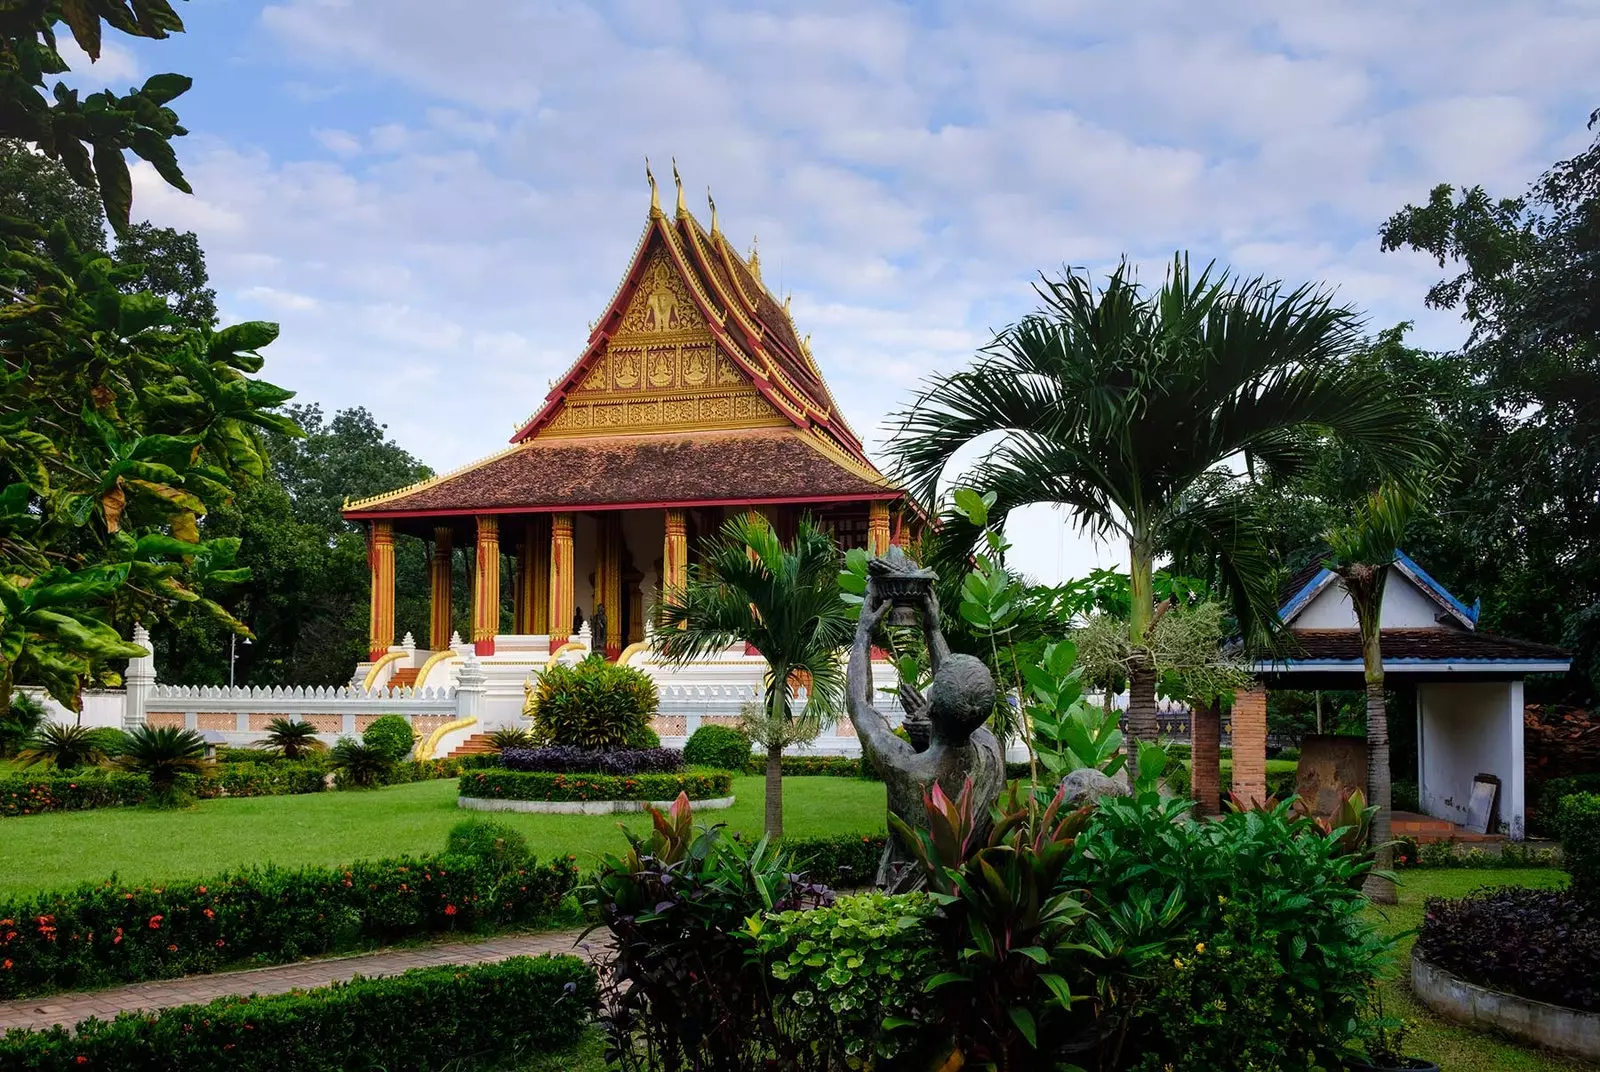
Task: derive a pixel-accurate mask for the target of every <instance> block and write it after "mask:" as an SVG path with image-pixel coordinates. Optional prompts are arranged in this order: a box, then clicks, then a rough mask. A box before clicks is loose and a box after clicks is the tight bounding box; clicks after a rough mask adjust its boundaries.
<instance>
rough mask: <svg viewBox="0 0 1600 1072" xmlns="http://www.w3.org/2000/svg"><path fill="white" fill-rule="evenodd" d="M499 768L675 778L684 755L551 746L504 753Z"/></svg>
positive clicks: (667, 751) (669, 750) (652, 750)
mask: <svg viewBox="0 0 1600 1072" xmlns="http://www.w3.org/2000/svg"><path fill="white" fill-rule="evenodd" d="M500 766H502V767H504V768H506V769H507V770H514V771H548V772H550V773H552V774H676V773H677V772H678V771H681V770H682V769H683V753H682V752H680V751H678V750H677V749H676V748H574V747H573V746H572V745H566V744H553V745H549V746H547V747H544V748H507V749H504V750H502V751H501V753H500Z"/></svg>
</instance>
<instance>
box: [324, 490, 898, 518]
mask: <svg viewBox="0 0 1600 1072" xmlns="http://www.w3.org/2000/svg"><path fill="white" fill-rule="evenodd" d="M904 496H905V493H904V492H902V491H896V490H894V489H893V488H884V489H883V492H882V494H877V495H792V496H783V497H780V498H775V499H749V498H746V499H685V500H678V501H672V500H664V501H661V502H630V503H594V504H592V505H583V504H571V505H566V506H494V507H477V508H474V509H471V510H453V509H439V510H351V511H347V512H345V513H344V514H343V516H344V518H345V520H347V521H363V520H370V519H387V518H395V517H477V516H478V515H480V514H482V515H489V514H598V513H603V512H605V511H607V510H667V509H675V510H677V509H683V510H699V509H704V508H706V507H711V506H785V505H789V504H793V503H849V502H863V503H864V502H878V501H880V500H886V501H889V502H894V501H895V500H897V499H901V498H904Z"/></svg>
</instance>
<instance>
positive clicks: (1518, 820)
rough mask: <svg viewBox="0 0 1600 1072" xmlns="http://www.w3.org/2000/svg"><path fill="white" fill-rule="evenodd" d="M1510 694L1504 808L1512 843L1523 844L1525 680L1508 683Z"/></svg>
mask: <svg viewBox="0 0 1600 1072" xmlns="http://www.w3.org/2000/svg"><path fill="white" fill-rule="evenodd" d="M1506 693H1507V696H1508V700H1509V702H1508V703H1507V705H1506V706H1507V708H1508V710H1507V711H1506V720H1507V721H1506V738H1507V745H1508V752H1509V754H1510V757H1511V758H1510V761H1509V762H1510V766H1511V769H1510V770H1509V771H1508V772H1507V775H1508V777H1507V778H1506V780H1505V785H1503V786H1502V787H1501V790H1502V791H1503V792H1504V793H1505V801H1504V802H1503V806H1504V808H1505V813H1506V826H1507V830H1508V832H1509V833H1510V834H1511V840H1512V841H1521V840H1522V839H1523V838H1524V837H1525V836H1526V834H1527V813H1526V807H1527V802H1526V800H1524V794H1525V791H1526V787H1525V786H1524V784H1523V783H1524V778H1525V767H1524V765H1523V741H1522V738H1523V731H1524V729H1525V726H1524V724H1523V714H1522V711H1523V698H1522V679H1521V678H1518V679H1517V680H1515V681H1512V682H1510V683H1509V684H1508V686H1507V688H1506Z"/></svg>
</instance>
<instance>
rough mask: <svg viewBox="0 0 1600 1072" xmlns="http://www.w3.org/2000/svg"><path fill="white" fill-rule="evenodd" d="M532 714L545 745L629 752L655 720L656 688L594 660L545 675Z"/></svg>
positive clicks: (625, 669)
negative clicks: (623, 749) (632, 741)
mask: <svg viewBox="0 0 1600 1072" xmlns="http://www.w3.org/2000/svg"><path fill="white" fill-rule="evenodd" d="M529 700H530V707H529V710H528V711H527V714H528V715H529V716H530V717H531V718H532V719H533V732H534V734H535V735H536V736H537V737H538V738H539V740H540V743H541V744H567V745H576V746H577V747H579V748H626V747H629V745H628V742H629V741H630V740H638V739H639V731H640V730H643V729H648V728H649V726H650V720H651V719H652V718H654V717H655V713H656V704H657V701H658V697H657V694H656V686H655V682H653V681H651V680H650V678H649V676H648V675H647V674H645V673H643V672H642V671H639V670H635V669H634V668H633V667H631V666H619V665H617V664H616V663H608V662H606V660H605V658H604V657H603V656H600V655H591V656H589V657H588V658H587V659H584V660H583V661H582V662H580V663H577V664H576V665H573V666H565V665H560V664H558V665H556V666H552V667H549V668H548V669H546V670H545V671H544V672H543V673H541V674H540V675H539V678H538V681H537V682H536V683H535V684H534V687H533V693H532V695H531V697H530V698H529Z"/></svg>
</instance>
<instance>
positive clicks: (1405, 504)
mask: <svg viewBox="0 0 1600 1072" xmlns="http://www.w3.org/2000/svg"><path fill="white" fill-rule="evenodd" d="M1422 501H1423V500H1422V497H1421V496H1420V495H1419V494H1417V493H1416V492H1414V491H1412V490H1409V489H1407V488H1405V487H1403V486H1401V485H1399V484H1396V483H1393V482H1390V483H1387V484H1384V485H1383V486H1382V487H1380V488H1379V489H1378V490H1377V491H1375V492H1373V493H1372V494H1371V495H1370V496H1368V497H1367V500H1366V502H1364V503H1362V504H1360V505H1359V506H1357V507H1356V508H1355V510H1354V511H1353V513H1352V514H1351V517H1350V520H1349V521H1348V522H1346V523H1345V524H1342V525H1335V526H1333V527H1331V528H1330V529H1328V531H1327V532H1326V533H1325V534H1324V536H1323V538H1324V539H1325V540H1327V542H1328V550H1329V552H1330V557H1329V559H1328V561H1327V562H1326V563H1325V565H1326V566H1327V568H1328V569H1330V570H1332V571H1333V572H1334V573H1335V574H1336V575H1337V576H1338V578H1339V583H1340V584H1342V585H1343V586H1344V590H1345V593H1346V594H1347V595H1348V596H1349V597H1350V606H1351V607H1352V608H1353V609H1354V610H1355V614H1356V626H1357V628H1358V629H1359V630H1360V632H1361V665H1362V670H1363V672H1364V675H1365V678H1366V686H1367V799H1368V800H1370V801H1371V802H1372V803H1373V804H1375V805H1377V807H1378V812H1377V814H1376V815H1375V816H1374V817H1373V820H1372V827H1371V830H1370V832H1369V837H1370V839H1371V842H1372V845H1373V847H1374V848H1375V849H1376V850H1377V857H1378V858H1377V865H1376V866H1375V867H1374V869H1373V870H1374V871H1375V872H1386V871H1388V870H1389V869H1390V868H1391V867H1392V866H1393V864H1394V848H1393V846H1391V845H1390V844H1389V834H1390V830H1391V823H1390V815H1389V808H1390V806H1391V804H1392V803H1393V799H1394V791H1393V783H1392V781H1391V773H1390V770H1389V715H1388V711H1387V709H1386V708H1385V706H1384V697H1383V650H1382V640H1381V630H1380V628H1379V622H1380V619H1381V617H1382V614H1381V612H1382V610H1383V590H1384V587H1385V585H1386V584H1387V582H1388V579H1389V567H1391V566H1392V565H1394V560H1395V557H1396V556H1397V555H1398V553H1399V547H1400V545H1401V544H1402V543H1403V542H1404V541H1405V534H1406V529H1407V528H1409V527H1410V525H1411V522H1412V520H1413V519H1414V518H1415V516H1416V514H1417V512H1418V509H1419V507H1420V505H1421V503H1422ZM1367 894H1368V896H1370V897H1371V898H1372V899H1373V900H1375V901H1381V902H1383V903H1385V904H1393V903H1394V902H1395V891H1394V883H1393V882H1391V881H1389V880H1388V879H1387V878H1384V877H1383V876H1382V875H1381V874H1376V873H1375V874H1373V875H1371V876H1370V877H1369V878H1368V880H1367Z"/></svg>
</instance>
